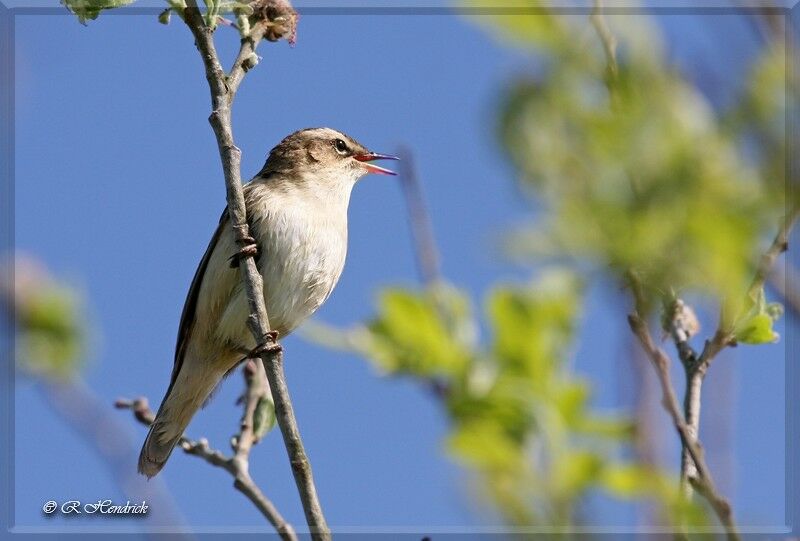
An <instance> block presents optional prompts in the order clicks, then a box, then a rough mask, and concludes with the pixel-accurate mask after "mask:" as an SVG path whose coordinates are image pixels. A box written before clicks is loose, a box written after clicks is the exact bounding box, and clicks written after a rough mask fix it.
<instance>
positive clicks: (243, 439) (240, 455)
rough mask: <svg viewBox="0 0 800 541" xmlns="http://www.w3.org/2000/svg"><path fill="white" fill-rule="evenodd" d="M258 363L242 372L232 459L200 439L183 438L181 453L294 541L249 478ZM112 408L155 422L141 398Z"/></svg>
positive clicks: (260, 391)
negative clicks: (218, 472) (221, 473)
mask: <svg viewBox="0 0 800 541" xmlns="http://www.w3.org/2000/svg"><path fill="white" fill-rule="evenodd" d="M260 367H261V364H260V363H257V362H255V361H252V360H248V361H247V364H246V365H245V368H244V370H243V372H244V375H245V385H246V392H245V400H244V413H243V416H242V423H241V427H240V431H239V433H238V434H237V435H236V436H234V439H233V441H234V442H235V443H234V452H235V453H234V455H233V456H230V457H229V456H226V455H225V454H224V453H223V452H222V451H219V450H217V449H212V448H211V447H210V446H209V444H208V440H207V439H205V438H200V439H198V440H192V439H190V438H188V437H187V436H185V435H184V436H182V437H181V439H180V442H179V445H180V447H181V449H183V451H184V452H185V453H186V454H187V455H194V456H197V457H200V458H202V459H203V460H205V461H206V462H208V463H209V464H211V465H212V466H216V467H218V468H222V469H224V470H225V471H227V472H228V473H229V474H231V476H232V477H233V478H234V483H233V486H234V488H236V490H238V491H239V492H241V493H242V494H244V495H245V497H246V498H247V499H248V500H250V501H251V502H252V503H253V505H255V506H256V508H257V509H258V510H259V511H260V512H261V514H262V515H264V517H265V518H266V519H267V520H269V522H270V523H271V524H272V525H273V526H274V527H275V530H276V531H277V532H278V534H279V535H280V536H281V538H282V539H284V540H285V541H297V534H296V533H295V531H294V528H292V525H291V524H289V523H288V522H286V520H285V519H284V518H283V516H281V514H280V513H279V512H278V510H277V509H276V508H275V506H274V505H273V503H272V502H271V501H270V500H269V499H268V498H267V497H266V496H265V495H264V493H263V492H261V489H260V488H259V487H258V485H256V483H255V481H253V479H252V478H251V477H250V468H249V460H248V459H249V455H250V449H251V448H252V446H253V444H254V443H255V442H256V438H255V435H254V433H253V414H254V412H255V409H256V405H257V404H258V401H259V399H261V397H263V396H264V394H265V393H266V392H267V386H266V382H265V380H264V372H263V369H262V370H259V369H258V368H260ZM114 406H115V407H116V408H118V409H129V410H131V411H132V412H133V415H134V417H135V418H136V420H137V421H139V422H140V423H142V424H143V425H145V426H150V425H151V424H152V423H153V419H155V415H154V414H153V411H152V410H151V409H150V405H149V403H148V401H147V398H145V397H140V398H137V399H135V400H129V399H125V398H121V399H119V400H117V401H116V402H115V404H114Z"/></svg>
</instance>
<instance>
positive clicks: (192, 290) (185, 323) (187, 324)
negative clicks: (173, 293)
mask: <svg viewBox="0 0 800 541" xmlns="http://www.w3.org/2000/svg"><path fill="white" fill-rule="evenodd" d="M227 226H228V210H227V209H225V210H224V211H223V212H222V216H220V218H219V225H217V229H216V231H214V235H213V236H212V237H211V242H209V243H208V248H206V253H205V254H203V259H201V260H200V265H199V266H198V267H197V271H195V273H194V278H192V285H190V286H189V294H188V295H187V296H186V303H185V304H184V305H183V313H181V323H180V325H179V327H178V341H177V343H176V344H175V365H174V366H173V367H172V377H171V379H170V382H169V388H167V395H169V392H170V391H171V390H172V386H173V385H174V384H175V380H176V379H177V377H178V373H179V372H180V371H181V365H182V364H183V357H184V355H185V354H186V346H187V344H188V343H189V337H190V336H191V334H192V328H193V327H194V316H195V311H196V310H197V298H198V297H199V296H200V286H201V285H202V283H203V277H204V276H205V274H206V268H207V267H208V262H209V260H210V259H211V254H212V253H213V252H214V248H215V247H216V245H217V242H218V241H219V237H220V235H221V234H222V231H224V229H223V228H225V227H227Z"/></svg>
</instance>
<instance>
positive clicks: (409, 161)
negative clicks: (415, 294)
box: [398, 147, 441, 285]
mask: <svg viewBox="0 0 800 541" xmlns="http://www.w3.org/2000/svg"><path fill="white" fill-rule="evenodd" d="M398 155H399V156H400V186H401V187H402V188H403V195H404V196H405V200H406V207H407V209H408V223H409V225H410V226H411V236H412V238H413V240H414V253H415V254H416V259H417V268H418V269H419V275H420V279H421V280H422V283H423V284H425V285H430V284H433V283H436V282H439V281H440V280H441V268H440V262H439V250H438V249H437V248H436V240H435V238H434V236H433V226H432V225H431V219H430V215H429V214H428V209H427V207H426V206H425V200H424V198H423V197H422V188H421V187H420V184H419V179H418V178H417V170H416V168H415V167H414V158H413V156H412V154H411V151H410V150H409V149H407V148H405V147H403V148H401V149H400V151H399V152H398Z"/></svg>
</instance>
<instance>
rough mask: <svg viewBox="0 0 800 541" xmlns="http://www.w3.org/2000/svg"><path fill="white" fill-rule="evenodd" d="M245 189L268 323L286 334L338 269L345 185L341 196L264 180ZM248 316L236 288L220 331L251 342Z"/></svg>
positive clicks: (343, 246) (329, 286) (321, 296)
mask: <svg viewBox="0 0 800 541" xmlns="http://www.w3.org/2000/svg"><path fill="white" fill-rule="evenodd" d="M248 189H249V190H250V193H249V194H248V197H247V199H248V209H247V211H248V215H249V216H250V217H251V218H250V222H251V225H252V228H251V234H252V235H253V236H254V238H255V239H256V242H257V243H258V247H259V250H260V255H259V258H258V261H259V268H260V270H261V275H262V277H263V280H264V302H265V305H266V309H267V314H268V316H269V322H270V326H271V327H272V329H273V330H277V331H278V332H279V333H280V335H281V336H285V335H286V334H288V333H290V332H291V331H292V330H294V329H295V328H296V327H297V326H298V325H300V324H301V323H302V322H303V321H304V320H305V319H306V318H308V317H309V316H310V315H311V314H313V313H314V312H315V311H316V310H317V308H319V307H320V305H321V304H322V303H323V302H324V301H325V299H327V298H328V296H329V295H330V294H331V292H332V291H333V288H334V286H335V285H336V283H337V282H338V280H339V276H341V274H342V269H343V268H344V262H345V257H346V254H347V204H348V201H349V190H348V191H347V193H346V194H344V196H341V197H335V196H334V197H326V198H320V197H316V196H309V194H308V193H307V192H304V191H303V190H302V189H301V188H294V187H289V188H287V187H282V188H281V189H275V187H274V186H270V185H268V184H264V185H254V186H251V185H248ZM334 195H336V194H334ZM246 317H247V303H246V299H245V296H244V294H243V292H242V290H241V287H237V289H236V291H235V292H234V294H233V295H232V298H231V299H230V302H229V303H228V306H227V307H226V309H225V311H224V314H223V315H222V318H221V320H220V325H219V328H218V329H219V332H220V334H222V335H223V336H224V337H225V338H227V339H229V340H231V341H232V342H234V343H236V342H238V343H242V342H244V343H245V344H247V345H250V344H252V346H254V345H255V343H254V341H253V339H252V336H251V335H250V333H249V332H248V330H247V328H246V326H245V322H246ZM252 346H251V347H252Z"/></svg>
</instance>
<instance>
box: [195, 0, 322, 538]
mask: <svg viewBox="0 0 800 541" xmlns="http://www.w3.org/2000/svg"><path fill="white" fill-rule="evenodd" d="M187 6H188V7H187V8H186V9H185V10H184V20H185V22H186V25H187V26H188V27H189V29H190V30H191V32H192V34H193V35H194V38H195V44H196V46H197V49H198V51H199V52H200V56H201V57H202V59H203V65H204V66H205V70H206V78H207V79H208V85H209V89H210V91H211V106H212V111H211V116H210V117H209V122H210V123H211V126H212V128H213V129H214V134H215V135H216V138H217V146H218V147H219V154H220V159H221V161H222V169H223V173H224V175H225V188H226V196H227V201H228V217H229V219H230V221H231V225H232V227H233V232H234V237H235V239H236V242H237V243H238V244H240V245H241V246H243V247H244V246H247V245H250V244H251V243H252V239H251V238H250V234H249V227H248V223H247V215H246V208H245V203H244V194H243V191H242V179H241V168H240V165H241V151H240V150H239V149H238V148H237V147H236V145H235V144H234V139H233V129H232V124H231V105H232V104H233V100H234V98H235V95H236V90H237V89H238V86H239V84H240V82H241V79H242V77H243V76H244V71H246V67H247V64H246V62H247V59H248V58H250V55H251V54H254V53H255V48H256V46H257V45H258V42H259V41H260V39H261V36H263V34H262V33H261V30H258V29H256V28H253V29H252V30H251V35H250V36H249V37H247V38H245V39H244V40H242V45H241V49H240V52H239V54H238V55H237V60H236V61H235V62H234V67H233V69H232V70H231V74H230V76H228V77H226V75H225V73H224V71H223V70H222V67H221V65H220V62H219V58H218V56H217V52H216V49H215V47H214V39H213V30H212V29H210V28H209V27H207V26H206V24H205V21H204V20H203V17H202V15H201V14H200V10H199V9H198V7H197V2H196V0H188V1H187ZM275 10H278V11H280V12H281V13H287V14H289V15H290V16H291V17H295V18H296V15H295V14H294V10H292V9H291V6H290V5H289V4H288V2H287V1H286V0H274V1H272V2H270V1H260V2H258V13H259V14H260V17H259V22H257V23H256V25H254V26H256V27H257V26H258V25H259V24H263V25H265V28H266V29H267V30H268V29H269V28H271V27H270V25H268V24H267V23H266V22H264V19H265V18H266V19H267V20H269V21H270V23H273V22H275V20H274V19H275V18H274V17H273V20H270V14H274V13H275ZM289 12H291V13H289ZM293 25H294V19H292V21H291V24H289V25H288V26H289V27H291V31H292V32H293V31H294V27H293ZM272 37H274V36H272ZM239 268H240V269H241V273H242V280H243V283H244V289H245V293H246V296H247V303H248V308H249V311H250V315H249V317H248V321H247V323H248V327H249V328H250V331H251V332H252V333H253V337H254V338H255V340H256V344H258V347H257V348H256V352H257V353H258V355H259V357H260V358H261V361H262V363H263V364H264V368H265V369H266V373H267V378H268V379H269V383H270V389H271V392H272V396H273V399H274V402H275V415H276V418H277V421H278V425H279V426H280V429H281V433H282V435H283V440H284V444H285V446H286V451H287V453H288V455H289V462H290V464H291V466H292V472H293V473H294V478H295V483H296V484H297V489H298V492H299V494H300V500H301V502H302V504H303V510H304V512H305V516H306V521H307V522H308V526H309V529H310V531H311V535H312V537H313V538H314V539H322V540H327V539H330V531H329V529H328V525H327V523H326V521H325V517H324V515H323V513H322V508H321V506H320V504H319V498H318V497H317V491H316V487H315V485H314V479H313V475H312V472H311V465H310V463H309V461H308V457H307V456H306V453H305V449H304V448H303V442H302V440H301V439H300V431H299V429H298V427H297V420H296V419H295V416H294V410H293V408H292V403H291V399H290V397H289V390H288V388H287V386H286V376H285V374H284V371H283V349H282V348H281V346H280V344H278V342H277V333H275V332H272V331H271V329H270V325H269V318H268V316H267V310H266V307H265V306H264V296H263V282H262V279H261V274H260V273H259V272H258V268H257V267H256V263H255V260H254V259H253V256H252V253H247V254H243V257H241V259H240V260H239Z"/></svg>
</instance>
